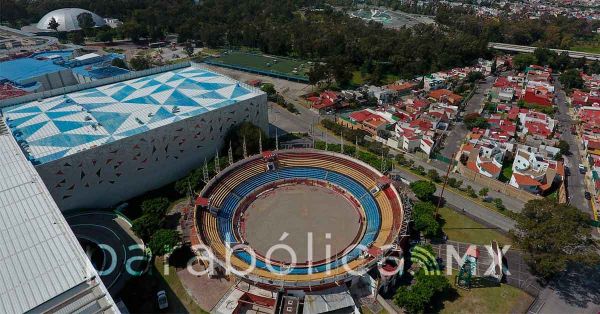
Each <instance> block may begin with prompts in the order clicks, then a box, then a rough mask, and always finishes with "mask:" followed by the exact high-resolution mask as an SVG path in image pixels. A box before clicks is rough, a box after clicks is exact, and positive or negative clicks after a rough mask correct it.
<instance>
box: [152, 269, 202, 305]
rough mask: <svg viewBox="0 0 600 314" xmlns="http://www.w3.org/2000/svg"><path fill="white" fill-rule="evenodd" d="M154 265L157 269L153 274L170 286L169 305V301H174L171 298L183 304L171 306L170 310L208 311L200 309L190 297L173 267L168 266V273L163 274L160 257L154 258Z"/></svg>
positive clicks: (168, 291)
mask: <svg viewBox="0 0 600 314" xmlns="http://www.w3.org/2000/svg"><path fill="white" fill-rule="evenodd" d="M154 266H155V268H156V269H157V270H158V271H157V272H155V273H154V275H155V276H157V277H159V278H160V279H162V281H164V283H166V284H167V285H168V286H169V288H170V289H168V290H167V294H168V298H169V304H170V305H171V303H174V302H171V300H173V299H174V298H176V299H177V300H179V304H177V303H175V305H176V306H183V309H182V308H179V309H177V308H171V309H169V311H170V312H177V313H181V312H182V311H183V310H184V309H185V312H187V313H202V314H204V313H208V312H206V311H204V310H203V309H201V308H200V307H199V306H198V304H196V302H195V301H194V300H193V299H192V297H191V296H190V295H189V294H188V293H187V291H186V290H185V288H184V287H183V284H182V283H181V281H180V280H179V277H178V276H177V272H176V270H175V267H173V266H170V267H169V274H168V275H165V274H164V273H163V271H162V269H163V267H164V262H163V259H162V258H156V259H155V260H154Z"/></svg>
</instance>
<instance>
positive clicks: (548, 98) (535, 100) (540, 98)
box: [523, 88, 552, 107]
mask: <svg viewBox="0 0 600 314" xmlns="http://www.w3.org/2000/svg"><path fill="white" fill-rule="evenodd" d="M523 100H524V101H525V102H526V103H528V104H535V105H540V106H546V107H550V106H552V94H550V93H544V91H543V89H540V88H538V89H532V88H528V89H527V90H526V91H525V95H524V96H523Z"/></svg>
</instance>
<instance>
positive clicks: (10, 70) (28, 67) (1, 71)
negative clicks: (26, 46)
mask: <svg viewBox="0 0 600 314" xmlns="http://www.w3.org/2000/svg"><path fill="white" fill-rule="evenodd" d="M64 69H65V68H64V67H62V66H60V65H57V64H55V63H54V60H52V59H45V58H44V59H42V57H39V58H31V57H30V58H19V59H14V60H9V61H4V62H1V63H0V79H2V78H5V79H7V80H9V81H13V82H17V83H20V82H21V81H23V80H27V79H29V78H32V77H37V76H40V75H44V74H48V73H55V72H59V71H62V70H64Z"/></svg>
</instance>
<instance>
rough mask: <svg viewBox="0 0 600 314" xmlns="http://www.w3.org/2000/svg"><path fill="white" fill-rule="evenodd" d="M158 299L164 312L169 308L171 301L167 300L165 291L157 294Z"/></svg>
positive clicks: (159, 306)
mask: <svg viewBox="0 0 600 314" xmlns="http://www.w3.org/2000/svg"><path fill="white" fill-rule="evenodd" d="M156 299H157V301H158V308H159V309H161V310H164V309H166V308H168V307H169V301H168V300H167V293H166V292H165V290H160V291H158V292H157V293H156Z"/></svg>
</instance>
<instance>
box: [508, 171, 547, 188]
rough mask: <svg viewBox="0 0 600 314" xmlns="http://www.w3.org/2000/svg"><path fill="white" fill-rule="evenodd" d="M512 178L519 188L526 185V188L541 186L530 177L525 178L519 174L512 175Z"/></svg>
mask: <svg viewBox="0 0 600 314" xmlns="http://www.w3.org/2000/svg"><path fill="white" fill-rule="evenodd" d="M513 177H515V181H517V184H518V185H519V186H521V185H527V186H540V185H542V184H541V183H540V182H538V181H537V180H534V179H533V178H532V177H530V176H525V175H522V174H519V173H513Z"/></svg>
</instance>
